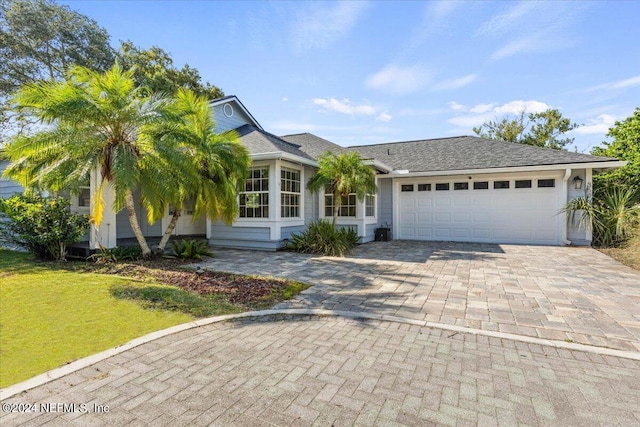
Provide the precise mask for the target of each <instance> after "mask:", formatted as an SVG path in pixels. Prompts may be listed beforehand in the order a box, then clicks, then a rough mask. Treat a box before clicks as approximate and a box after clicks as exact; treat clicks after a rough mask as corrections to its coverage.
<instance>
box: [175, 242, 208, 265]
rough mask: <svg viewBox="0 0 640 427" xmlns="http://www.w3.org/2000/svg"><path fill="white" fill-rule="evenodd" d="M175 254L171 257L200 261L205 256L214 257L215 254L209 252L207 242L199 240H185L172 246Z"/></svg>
mask: <svg viewBox="0 0 640 427" xmlns="http://www.w3.org/2000/svg"><path fill="white" fill-rule="evenodd" d="M172 249H173V252H172V253H171V254H169V256H170V257H175V258H180V259H192V260H199V259H202V257H203V256H208V257H213V253H212V252H211V251H210V250H209V247H208V246H207V242H206V241H204V240H198V239H184V240H178V241H177V242H174V243H173V245H172Z"/></svg>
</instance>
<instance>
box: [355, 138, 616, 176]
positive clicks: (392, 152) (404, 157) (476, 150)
mask: <svg viewBox="0 0 640 427" xmlns="http://www.w3.org/2000/svg"><path fill="white" fill-rule="evenodd" d="M349 149H350V150H356V151H358V152H360V154H361V155H362V156H363V157H365V158H375V159H376V160H379V161H381V162H383V163H385V164H387V165H389V166H391V167H393V168H394V169H396V170H408V171H410V172H430V171H447V170H467V169H493V168H504V167H517V166H538V165H560V164H569V163H590V162H607V161H615V160H616V159H613V158H609V157H597V156H591V155H589V154H581V153H572V152H569V151H560V150H554V149H551V148H541V147H534V146H530V145H524V144H514V143H511V142H503V141H494V140H489V139H485V138H479V137H475V136H458V137H452V138H439V139H426V140H419V141H406V142H394V143H387V144H376V145H363V146H357V147H349Z"/></svg>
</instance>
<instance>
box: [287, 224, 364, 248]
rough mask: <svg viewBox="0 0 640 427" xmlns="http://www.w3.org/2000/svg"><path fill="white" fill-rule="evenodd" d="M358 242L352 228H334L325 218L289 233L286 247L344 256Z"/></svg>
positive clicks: (358, 238) (357, 237) (356, 234)
mask: <svg viewBox="0 0 640 427" xmlns="http://www.w3.org/2000/svg"><path fill="white" fill-rule="evenodd" d="M359 242H360V237H359V236H358V233H357V232H356V231H355V230H354V229H352V228H348V229H346V228H336V227H334V225H333V224H332V223H331V222H329V221H326V220H322V219H321V220H319V221H318V222H314V223H311V224H309V226H308V227H307V229H306V230H305V231H303V232H301V233H300V234H295V233H293V234H291V240H290V241H289V242H287V244H286V248H287V249H290V250H294V251H296V252H301V253H313V254H319V255H326V256H340V257H341V256H344V255H345V254H346V253H349V252H350V251H351V250H352V249H353V248H354V247H356V245H357V244H358V243H359Z"/></svg>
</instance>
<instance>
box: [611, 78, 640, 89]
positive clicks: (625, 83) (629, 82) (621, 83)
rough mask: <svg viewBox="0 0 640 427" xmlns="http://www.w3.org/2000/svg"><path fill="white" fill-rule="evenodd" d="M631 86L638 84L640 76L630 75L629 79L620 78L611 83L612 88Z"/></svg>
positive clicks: (639, 83)
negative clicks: (620, 79)
mask: <svg viewBox="0 0 640 427" xmlns="http://www.w3.org/2000/svg"><path fill="white" fill-rule="evenodd" d="M632 86H640V76H635V77H631V78H630V79H626V80H622V81H619V82H615V83H613V85H612V86H611V88H612V89H624V88H627V87H632Z"/></svg>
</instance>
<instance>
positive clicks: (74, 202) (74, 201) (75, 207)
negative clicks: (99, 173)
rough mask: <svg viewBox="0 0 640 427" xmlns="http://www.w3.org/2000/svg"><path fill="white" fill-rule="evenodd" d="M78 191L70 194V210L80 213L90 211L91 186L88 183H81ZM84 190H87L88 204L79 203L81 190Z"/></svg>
mask: <svg viewBox="0 0 640 427" xmlns="http://www.w3.org/2000/svg"><path fill="white" fill-rule="evenodd" d="M79 190H80V191H79V193H78V194H72V195H71V197H70V201H71V212H73V213H81V214H88V213H90V212H91V197H92V194H91V186H90V185H81V186H80V187H79ZM83 190H86V191H89V198H88V199H87V200H88V202H89V204H88V205H86V206H85V205H80V200H81V196H82V191H83Z"/></svg>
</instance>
